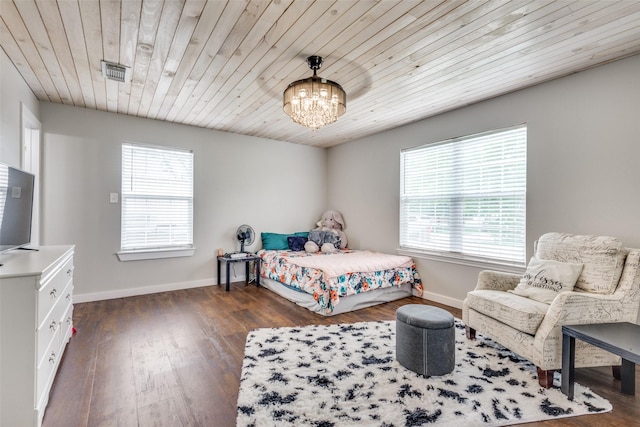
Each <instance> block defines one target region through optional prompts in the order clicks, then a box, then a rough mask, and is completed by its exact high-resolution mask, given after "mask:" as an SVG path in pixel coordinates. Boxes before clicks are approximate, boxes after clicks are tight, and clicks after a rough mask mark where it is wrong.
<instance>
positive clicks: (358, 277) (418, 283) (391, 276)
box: [258, 249, 422, 313]
mask: <svg viewBox="0 0 640 427" xmlns="http://www.w3.org/2000/svg"><path fill="white" fill-rule="evenodd" d="M340 252H341V253H349V252H353V250H351V249H343V250H341V251H340ZM258 256H260V257H261V258H262V267H261V269H260V270H261V272H260V275H261V276H262V277H266V278H268V279H272V280H275V281H278V282H280V283H284V284H285V285H287V286H289V287H290V288H293V289H295V290H298V291H302V292H306V293H308V294H311V295H313V298H314V299H315V300H316V301H317V302H318V304H319V305H320V307H321V308H322V310H323V311H324V312H325V313H331V312H332V311H333V309H334V307H335V306H336V305H338V303H339V302H340V298H341V297H345V296H348V295H355V294H359V293H362V292H367V291H371V290H374V289H381V288H389V287H392V286H401V285H403V284H405V283H410V284H411V285H412V286H413V288H414V289H415V290H416V291H417V292H418V294H419V295H422V280H421V279H420V275H419V274H418V270H417V269H416V266H415V264H414V263H412V264H411V266H410V267H400V268H393V269H390V270H381V271H375V272H367V273H363V272H353V273H347V274H344V275H341V276H338V277H337V278H334V279H332V280H327V279H326V278H325V277H324V274H323V272H322V270H319V269H315V268H307V267H302V266H298V265H295V264H293V263H291V262H289V260H290V259H291V258H296V257H305V256H331V254H324V253H316V254H310V253H307V252H304V251H301V252H294V251H286V250H281V251H273V250H264V249H262V250H260V251H258Z"/></svg>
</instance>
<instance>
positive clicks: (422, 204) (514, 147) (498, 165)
mask: <svg viewBox="0 0 640 427" xmlns="http://www.w3.org/2000/svg"><path fill="white" fill-rule="evenodd" d="M526 156H527V128H526V126H518V127H514V128H509V129H503V130H499V131H494V132H488V133H483V134H478V135H472V136H466V137H461V138H455V139H452V140H447V141H443V142H440V143H435V144H428V145H424V146H421V147H417V148H412V149H407V150H403V151H402V153H401V166H400V167H401V170H400V247H401V249H405V250H413V251H418V252H420V251H422V252H425V253H427V254H431V255H436V256H442V257H446V258H457V259H465V260H468V261H478V262H492V263H496V262H498V263H501V264H508V265H513V266H523V265H524V264H525V261H526V260H525V256H526V255H525V252H526V251H525V246H526V241H525V225H526V224H525V219H526V178H527V177H526V174H527V158H526Z"/></svg>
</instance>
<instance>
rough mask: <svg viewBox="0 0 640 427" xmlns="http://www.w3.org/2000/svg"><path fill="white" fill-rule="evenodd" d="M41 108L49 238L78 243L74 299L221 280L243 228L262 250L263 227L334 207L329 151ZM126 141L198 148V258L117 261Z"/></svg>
mask: <svg viewBox="0 0 640 427" xmlns="http://www.w3.org/2000/svg"><path fill="white" fill-rule="evenodd" d="M40 112H41V116H42V123H43V140H44V142H43V144H44V151H43V165H44V167H43V176H44V183H43V193H44V200H43V224H42V228H43V230H42V232H43V234H42V236H43V242H42V244H45V245H54V244H71V243H73V244H75V245H76V271H75V277H74V286H75V293H76V300H80V301H86V300H90V299H102V298H110V297H116V296H123V295H133V294H138V293H144V292H148V291H152V290H163V289H175V288H183V287H189V286H198V285H206V284H214V283H215V281H214V278H215V277H216V266H215V257H214V255H215V252H216V251H217V249H218V248H223V249H224V250H225V251H233V250H238V248H239V247H238V245H237V241H236V240H235V231H236V229H237V227H238V226H239V225H241V224H244V223H246V224H250V225H251V226H253V228H254V230H255V231H256V233H257V241H256V243H254V244H253V245H252V246H251V247H250V248H248V249H252V250H257V249H258V248H259V247H260V243H259V235H260V232H261V231H268V232H282V233H285V232H294V231H304V230H309V229H311V228H312V227H313V226H314V224H315V222H316V221H317V220H318V217H319V216H320V215H321V214H322V212H323V211H324V210H325V209H326V202H327V200H326V194H327V193H326V150H323V149H318V148H312V147H307V146H302V145H294V144H289V143H284V142H278V141H272V140H266V139H261V138H254V137H247V136H241V135H235V134H230V133H225V132H218V131H212V130H207V129H200V128H195V127H190V126H184V125H177V124H172V123H167V122H161V121H155V120H148V119H141V118H136V117H128V116H123V115H119V114H112V113H105V112H99V111H95V110H88V109H82V108H75V107H69V106H63V105H58V104H51V103H42V104H41V106H40ZM122 141H132V142H142V143H149V144H156V145H167V146H173V147H180V148H187V149H192V150H193V151H194V163H195V181H194V191H195V195H194V198H195V206H194V244H195V246H196V248H197V251H196V254H195V256H193V257H187V258H173V259H162V260H148V261H132V262H120V261H118V259H117V257H116V255H115V253H116V252H117V251H118V250H119V247H120V204H110V203H109V193H120V172H121V167H120V150H121V142H122ZM242 267H243V265H241V264H235V269H236V270H237V273H238V276H239V277H240V278H243V277H244V268H242ZM222 280H223V281H224V275H223V277H222ZM145 287H147V289H144V288H145Z"/></svg>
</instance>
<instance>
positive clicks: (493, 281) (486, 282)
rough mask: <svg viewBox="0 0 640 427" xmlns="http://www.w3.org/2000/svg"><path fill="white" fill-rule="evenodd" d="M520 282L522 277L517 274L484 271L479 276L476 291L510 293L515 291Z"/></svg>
mask: <svg viewBox="0 0 640 427" xmlns="http://www.w3.org/2000/svg"><path fill="white" fill-rule="evenodd" d="M519 282H520V276H519V275H517V274H513V273H505V272H502V271H493V270H482V271H481V272H480V274H478V283H477V284H476V289H475V290H476V291H479V290H493V291H508V290H511V289H515V287H516V286H518V283H519Z"/></svg>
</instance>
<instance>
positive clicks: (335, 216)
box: [304, 211, 347, 253]
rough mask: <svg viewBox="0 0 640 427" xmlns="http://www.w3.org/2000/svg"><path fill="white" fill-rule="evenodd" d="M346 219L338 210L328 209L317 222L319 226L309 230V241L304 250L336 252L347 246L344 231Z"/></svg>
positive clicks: (310, 251)
mask: <svg viewBox="0 0 640 427" xmlns="http://www.w3.org/2000/svg"><path fill="white" fill-rule="evenodd" d="M344 228H345V226H344V219H342V214H341V213H340V212H337V211H326V212H325V213H324V214H322V218H320V221H318V223H317V227H316V228H314V229H313V230H311V231H310V232H309V241H308V242H307V243H305V245H304V250H305V251H306V252H309V253H315V252H318V251H322V252H324V253H331V252H335V251H336V250H338V249H344V248H346V247H347V235H346V234H345V232H344V231H342V230H343V229H344Z"/></svg>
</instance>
